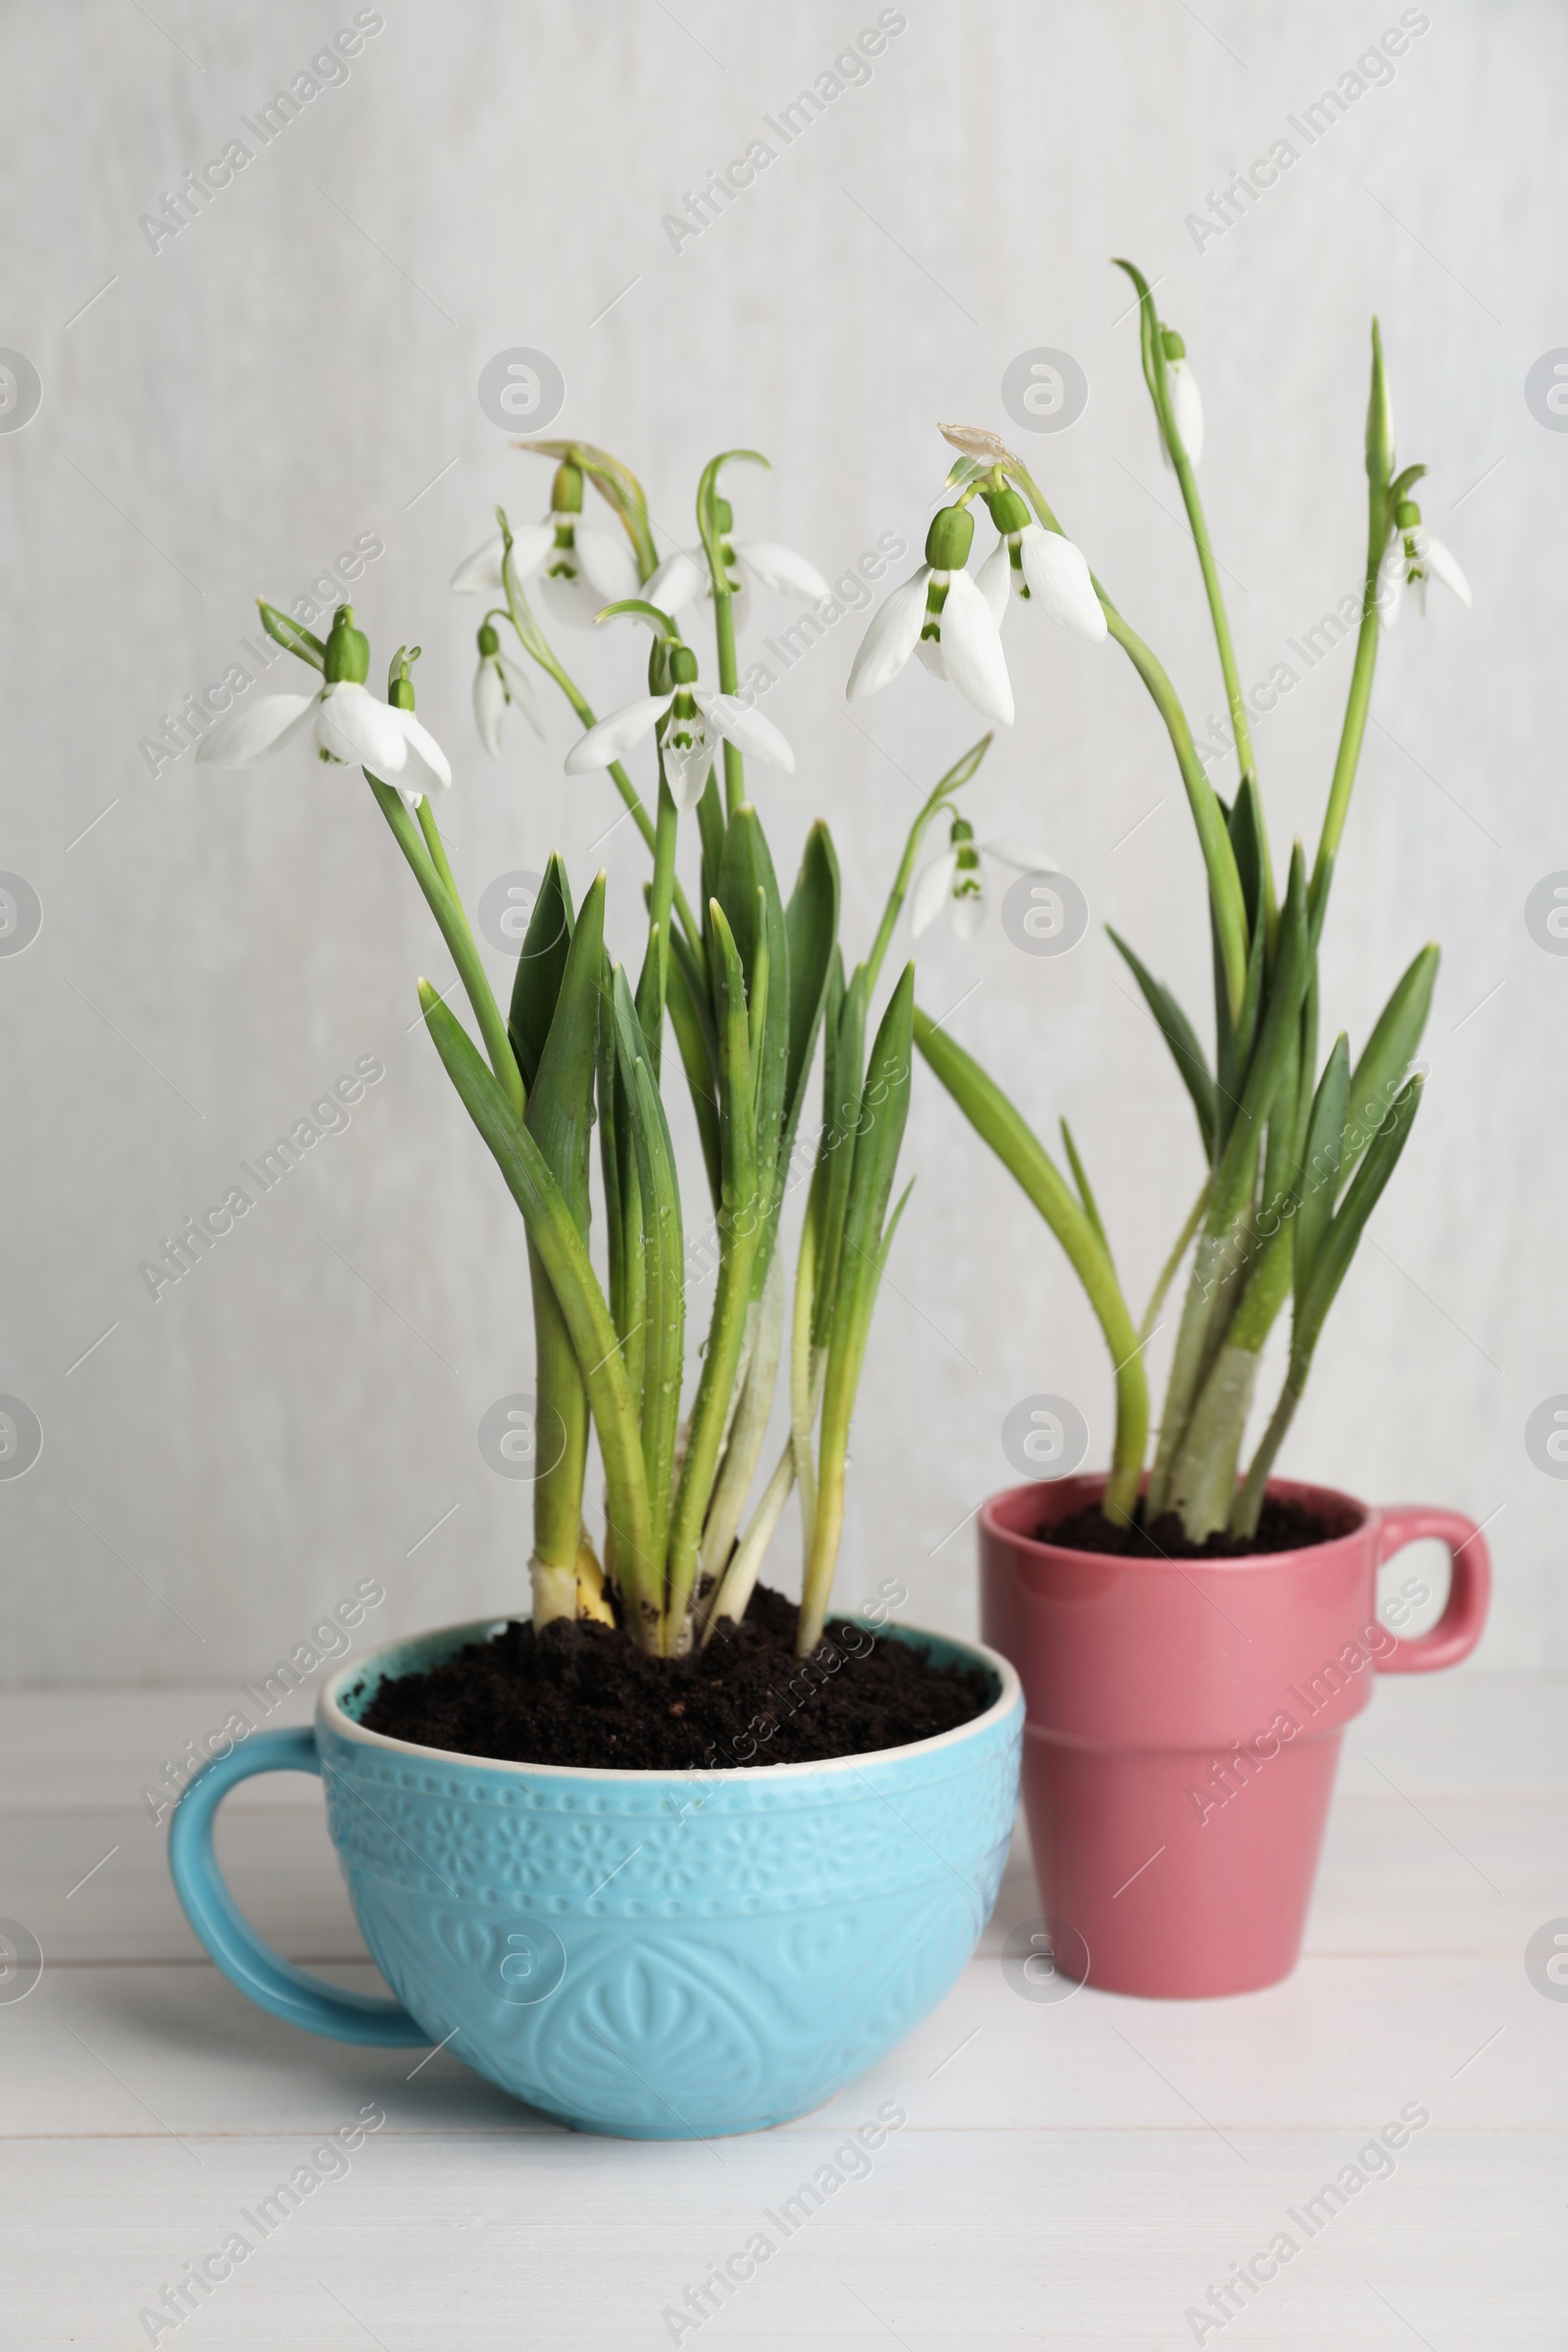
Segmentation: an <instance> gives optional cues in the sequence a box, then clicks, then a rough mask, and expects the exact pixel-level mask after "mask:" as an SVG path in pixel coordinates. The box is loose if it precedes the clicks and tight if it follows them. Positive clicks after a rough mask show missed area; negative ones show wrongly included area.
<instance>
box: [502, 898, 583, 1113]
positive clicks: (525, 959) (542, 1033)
mask: <svg viewBox="0 0 1568 2352" xmlns="http://www.w3.org/2000/svg"><path fill="white" fill-rule="evenodd" d="M571 928H572V912H571V885H570V883H569V882H568V881H567V880H566V869H565V867H564V864H563V863H562V861H561V859H560V858H559V857H558V856H557V854H556V853H555V852H554V851H552V852H551V854H550V858H549V859H548V861H547V863H546V865H545V874H544V880H543V881H542V882H541V884H540V886H539V896H538V897H537V899H535V901H534V905H533V912H532V914H531V915H530V916H529V918H528V928H527V931H526V932H525V934H524V935H523V942H522V950H521V953H520V954H519V956H518V957H517V971H516V977H515V980H514V981H513V983H512V1009H511V1012H510V1014H509V1016H508V1021H507V1034H508V1036H509V1037H510V1038H511V1040H512V1051H513V1052H514V1054H515V1055H516V1056H517V1067H518V1069H519V1070H520V1071H521V1072H522V1083H523V1085H524V1086H526V1087H529V1088H531V1087H532V1085H533V1081H534V1073H535V1071H536V1070H537V1069H538V1067H539V1056H540V1055H541V1054H543V1052H544V1050H545V1039H546V1038H547V1037H548V1036H549V1035H550V1024H551V1022H552V1021H553V1020H554V1019H555V1017H556V999H557V997H558V996H559V995H560V993H561V977H562V974H563V973H564V970H565V968H566V956H567V954H568V952H569V950H570V947H571Z"/></svg>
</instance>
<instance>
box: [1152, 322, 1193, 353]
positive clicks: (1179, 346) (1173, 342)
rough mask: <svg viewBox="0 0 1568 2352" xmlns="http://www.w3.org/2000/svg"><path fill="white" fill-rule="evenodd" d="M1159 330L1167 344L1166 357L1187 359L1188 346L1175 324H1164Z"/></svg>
mask: <svg viewBox="0 0 1568 2352" xmlns="http://www.w3.org/2000/svg"><path fill="white" fill-rule="evenodd" d="M1159 332H1160V337H1161V340H1162V341H1163V343H1164V346H1165V357H1166V359H1167V360H1185V359H1186V357H1187V346H1186V344H1185V343H1184V342H1183V341H1182V339H1181V337H1180V335H1179V334H1178V333H1177V332H1176V329H1175V328H1174V327H1173V326H1162V327H1161V328H1160V330H1159Z"/></svg>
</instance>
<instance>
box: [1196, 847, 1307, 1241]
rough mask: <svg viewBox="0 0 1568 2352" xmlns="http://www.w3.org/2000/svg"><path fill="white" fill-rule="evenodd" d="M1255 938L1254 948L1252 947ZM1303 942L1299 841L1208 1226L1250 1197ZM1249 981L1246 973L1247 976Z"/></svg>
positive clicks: (1301, 977) (1294, 1005)
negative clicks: (1239, 1100)
mask: <svg viewBox="0 0 1568 2352" xmlns="http://www.w3.org/2000/svg"><path fill="white" fill-rule="evenodd" d="M1255 944H1256V943H1255V941H1254V951H1255ZM1311 970H1312V959H1311V954H1310V950H1309V948H1308V945H1307V927H1306V867H1305V861H1304V859H1303V858H1302V856H1301V845H1300V843H1299V842H1297V843H1296V845H1295V847H1294V849H1293V850H1292V853H1291V872H1290V881H1289V883H1288V885H1287V888H1286V893H1285V905H1284V907H1283V908H1282V909H1281V912H1280V930H1279V947H1278V952H1277V954H1276V956H1275V958H1274V970H1273V973H1272V975H1271V977H1270V980H1269V984H1268V988H1267V991H1266V995H1265V1004H1264V1009H1263V1015H1262V1018H1261V1020H1260V1021H1259V1023H1258V1025H1257V1037H1256V1042H1255V1044H1254V1045H1253V1047H1252V1051H1251V1054H1250V1058H1249V1061H1248V1066H1247V1076H1246V1080H1245V1082H1244V1084H1243V1087H1242V1095H1241V1103H1240V1104H1239V1106H1238V1109H1237V1114H1236V1122H1235V1125H1234V1127H1233V1128H1232V1130H1231V1134H1230V1137H1229V1140H1228V1141H1227V1143H1226V1146H1225V1149H1224V1152H1222V1153H1221V1155H1220V1160H1219V1164H1218V1166H1217V1167H1216V1169H1215V1173H1214V1189H1213V1196H1212V1200H1211V1203H1210V1208H1209V1216H1208V1231H1209V1232H1210V1233H1211V1234H1221V1233H1227V1232H1229V1231H1230V1230H1231V1228H1232V1227H1233V1226H1234V1224H1235V1222H1236V1219H1237V1217H1238V1215H1239V1214H1240V1213H1241V1208H1242V1204H1243V1201H1244V1200H1245V1199H1250V1195H1251V1191H1252V1184H1253V1180H1254V1174H1255V1170H1256V1167H1257V1157H1258V1145H1259V1139H1260V1138H1261V1136H1262V1134H1263V1130H1264V1126H1265V1124H1266V1122H1267V1119H1268V1115H1269V1112H1270V1110H1271V1109H1272V1108H1273V1105H1274V1097H1275V1094H1276V1092H1277V1090H1278V1087H1279V1084H1280V1080H1281V1078H1282V1077H1283V1076H1284V1074H1285V1067H1286V1063H1287V1060H1288V1058H1289V1054H1290V1051H1291V1048H1292V1046H1293V1045H1294V1044H1295V1043H1296V1042H1297V1038H1298V1035H1299V1032H1298V1028H1297V1024H1298V1022H1299V1017H1300V1011H1301V1001H1302V998H1303V997H1304V996H1305V994H1306V988H1307V983H1308V981H1309V979H1310V977H1311ZM1249 987H1250V978H1249Z"/></svg>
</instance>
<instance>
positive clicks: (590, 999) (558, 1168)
mask: <svg viewBox="0 0 1568 2352" xmlns="http://www.w3.org/2000/svg"><path fill="white" fill-rule="evenodd" d="M551 862H552V863H553V864H554V863H555V862H557V861H556V860H555V859H552V861H551ZM535 911H536V912H537V909H535ZM604 955H605V877H604V875H603V874H600V875H599V876H598V878H597V880H596V881H595V882H594V884H593V887H592V888H591V890H590V891H589V893H588V896H587V897H586V898H585V899H584V901H583V903H582V907H581V911H580V912H579V914H578V916H577V921H576V924H575V926H574V927H573V929H572V933H571V938H570V940H569V942H568V944H567V949H566V957H565V962H564V967H563V970H562V974H561V985H560V988H559V991H558V992H557V996H556V1005H555V1011H554V1013H553V1015H552V1018H551V1022H550V1030H549V1034H548V1036H547V1037H546V1039H545V1042H544V1050H543V1052H542V1053H541V1054H540V1056H539V1066H538V1069H537V1071H536V1073H535V1075H534V1076H533V1078H532V1079H531V1080H530V1081H529V1083H528V1108H527V1112H526V1114H525V1115H526V1119H527V1124H528V1131H529V1133H530V1134H531V1135H532V1136H534V1137H535V1138H536V1139H537V1141H538V1145H539V1149H540V1151H541V1152H543V1153H544V1156H545V1161H546V1164H547V1165H548V1167H549V1169H550V1172H551V1174H552V1175H553V1176H554V1177H555V1179H556V1182H557V1183H558V1184H559V1185H560V1187H561V1189H562V1192H563V1193H564V1196H565V1198H566V1201H568V1202H569V1204H570V1207H571V1213H572V1215H573V1216H574V1217H575V1218H576V1220H577V1230H578V1232H579V1233H581V1234H582V1235H584V1236H585V1237H586V1235H587V1231H588V1155H589V1148H590V1145H591V1143H592V1140H593V1124H594V1075H595V1069H596V1065H597V1061H598V1053H599V1005H600V987H601V967H602V965H603V963H604ZM552 960H553V956H552Z"/></svg>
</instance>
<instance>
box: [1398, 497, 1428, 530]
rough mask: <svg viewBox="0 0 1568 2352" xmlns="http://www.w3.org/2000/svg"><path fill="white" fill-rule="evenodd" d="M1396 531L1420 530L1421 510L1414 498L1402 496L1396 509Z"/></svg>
mask: <svg viewBox="0 0 1568 2352" xmlns="http://www.w3.org/2000/svg"><path fill="white" fill-rule="evenodd" d="M1394 527H1395V529H1396V530H1397V531H1418V530H1419V529H1420V528H1421V510H1420V508H1419V507H1418V506H1417V505H1416V503H1415V500H1414V499H1413V498H1401V499H1400V501H1399V503H1398V505H1397V507H1396V508H1395V510H1394Z"/></svg>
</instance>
